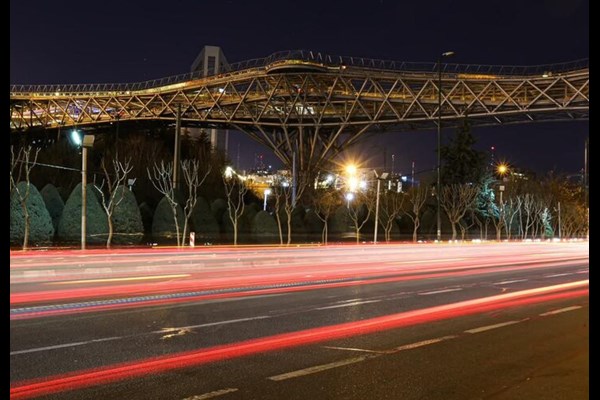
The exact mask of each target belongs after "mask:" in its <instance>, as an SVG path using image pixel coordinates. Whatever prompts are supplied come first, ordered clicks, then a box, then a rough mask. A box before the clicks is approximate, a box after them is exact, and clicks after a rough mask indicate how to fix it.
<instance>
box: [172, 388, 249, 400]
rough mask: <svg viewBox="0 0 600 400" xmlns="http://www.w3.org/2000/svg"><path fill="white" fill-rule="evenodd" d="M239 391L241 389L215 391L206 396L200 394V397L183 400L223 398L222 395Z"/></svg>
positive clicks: (205, 394)
mask: <svg viewBox="0 0 600 400" xmlns="http://www.w3.org/2000/svg"><path fill="white" fill-rule="evenodd" d="M238 390H239V389H235V388H227V389H221V390H215V391H214V392H209V393H204V394H198V395H196V396H192V397H186V398H185V399H183V400H206V399H212V398H214V397H217V396H222V395H224V394H227V393H233V392H237V391H238Z"/></svg>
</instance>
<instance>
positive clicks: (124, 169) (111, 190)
mask: <svg viewBox="0 0 600 400" xmlns="http://www.w3.org/2000/svg"><path fill="white" fill-rule="evenodd" d="M112 164H113V170H114V175H113V177H111V174H109V173H108V169H107V168H106V162H105V159H104V158H102V162H101V166H102V170H103V171H104V179H105V180H104V181H102V184H101V185H100V187H98V186H96V185H94V188H96V190H98V192H99V193H100V196H102V207H104V211H105V212H106V218H107V220H108V238H107V239H106V248H107V249H110V246H111V244H112V238H113V232H114V223H113V213H114V211H115V208H117V206H118V205H119V204H120V203H121V201H123V196H124V195H125V192H124V191H123V190H121V191H119V190H118V188H119V187H120V186H123V185H124V184H125V183H126V181H127V176H128V175H129V173H130V172H131V170H132V168H133V167H132V166H131V160H130V159H127V160H126V161H125V162H120V161H119V160H117V159H116V158H115V159H114V160H112ZM104 182H106V190H107V191H108V199H106V198H105V196H104V191H103V190H102V189H103V186H104Z"/></svg>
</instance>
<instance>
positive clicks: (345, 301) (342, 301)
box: [336, 298, 363, 304]
mask: <svg viewBox="0 0 600 400" xmlns="http://www.w3.org/2000/svg"><path fill="white" fill-rule="evenodd" d="M362 300H363V299H360V298H358V299H350V300H340V301H336V304H337V303H351V302H353V301H362Z"/></svg>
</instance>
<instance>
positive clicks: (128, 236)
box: [112, 186, 144, 244]
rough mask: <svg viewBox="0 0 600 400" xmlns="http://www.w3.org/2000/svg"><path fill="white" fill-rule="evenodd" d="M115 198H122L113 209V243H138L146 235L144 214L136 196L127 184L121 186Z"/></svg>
mask: <svg viewBox="0 0 600 400" xmlns="http://www.w3.org/2000/svg"><path fill="white" fill-rule="evenodd" d="M116 190H117V194H116V196H115V200H116V201H118V200H119V199H121V196H122V200H121V202H120V203H119V204H117V206H116V207H115V210H114V211H113V215H112V218H113V243H115V244H138V243H139V242H140V241H141V240H142V237H143V236H144V225H143V223H142V215H141V213H140V209H139V208H138V205H137V202H136V200H135V196H134V195H133V193H132V192H131V190H129V189H128V188H127V187H125V186H119V187H118V188H117V189H116Z"/></svg>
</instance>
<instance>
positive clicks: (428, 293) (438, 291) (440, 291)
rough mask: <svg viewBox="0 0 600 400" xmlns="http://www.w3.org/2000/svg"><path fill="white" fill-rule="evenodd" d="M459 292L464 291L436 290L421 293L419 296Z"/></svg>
mask: <svg viewBox="0 0 600 400" xmlns="http://www.w3.org/2000/svg"><path fill="white" fill-rule="evenodd" d="M458 290H462V288H454V289H442V290H434V291H432V292H421V293H418V295H419V296H427V295H430V294H438V293H447V292H456V291H458Z"/></svg>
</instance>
